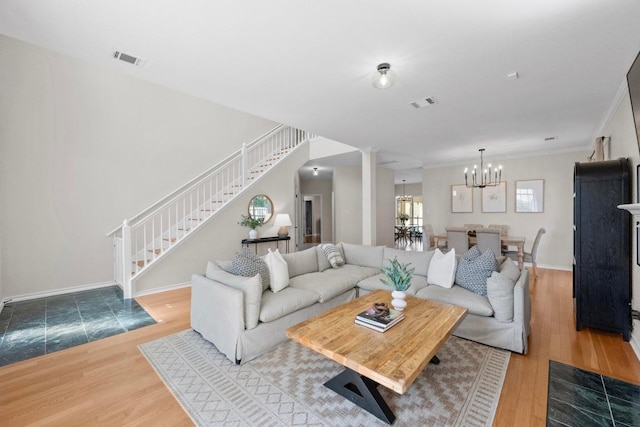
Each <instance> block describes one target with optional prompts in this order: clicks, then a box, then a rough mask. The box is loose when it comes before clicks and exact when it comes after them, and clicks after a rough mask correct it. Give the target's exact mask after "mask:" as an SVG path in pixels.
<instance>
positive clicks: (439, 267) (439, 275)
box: [427, 249, 456, 288]
mask: <svg viewBox="0 0 640 427" xmlns="http://www.w3.org/2000/svg"><path fill="white" fill-rule="evenodd" d="M455 277H456V251H455V249H451V250H450V251H449V252H447V253H446V254H443V253H442V251H440V249H436V251H435V253H434V254H433V257H431V262H430V263H429V271H428V273H427V283H428V284H430V285H437V286H441V287H443V288H450V287H452V286H453V281H454V279H455Z"/></svg>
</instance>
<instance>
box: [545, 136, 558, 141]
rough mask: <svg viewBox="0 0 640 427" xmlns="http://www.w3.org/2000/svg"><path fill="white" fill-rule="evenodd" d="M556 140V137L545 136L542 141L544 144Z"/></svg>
mask: <svg viewBox="0 0 640 427" xmlns="http://www.w3.org/2000/svg"><path fill="white" fill-rule="evenodd" d="M556 139H558V137H557V136H547V137H546V138H545V139H544V140H545V142H551V141H555V140H556Z"/></svg>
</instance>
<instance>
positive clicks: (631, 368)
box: [0, 268, 640, 426]
mask: <svg viewBox="0 0 640 427" xmlns="http://www.w3.org/2000/svg"><path fill="white" fill-rule="evenodd" d="M538 274H539V275H540V277H539V278H538V280H537V282H535V283H532V284H531V296H532V308H533V310H532V322H531V326H532V331H531V336H530V337H529V354H527V355H526V356H521V355H517V354H512V355H511V361H510V362H509V369H508V371H507V376H506V379H505V383H504V387H503V389H502V394H501V397H500V403H499V405H498V410H497V413H496V418H495V422H494V425H496V426H542V425H545V424H546V405H547V376H548V368H549V359H552V360H556V361H558V362H562V363H566V364H570V365H574V366H577V367H579V368H583V369H587V370H590V371H594V372H598V373H601V374H603V375H607V376H610V377H614V378H618V379H620V380H623V381H627V382H631V383H634V384H640V361H638V359H637V358H636V356H635V354H634V353H633V350H632V349H631V346H630V345H629V343H626V342H624V341H623V340H622V337H621V335H620V334H612V333H606V332H602V331H598V330H589V329H584V330H582V331H581V332H576V331H575V327H574V321H573V304H572V299H571V273H570V272H565V271H557V270H544V269H540V268H539V269H538ZM190 298H191V292H190V289H189V288H185V289H180V290H176V291H170V292H164V293H160V294H156V295H149V296H145V297H141V298H139V299H138V302H139V303H140V304H142V305H143V306H144V308H145V309H146V310H147V311H148V312H149V313H150V314H151V315H152V316H153V317H154V318H155V319H156V320H157V321H158V324H156V325H152V326H148V327H145V328H142V329H138V330H135V331H132V332H127V333H125V334H120V335H116V336H113V337H110V338H106V339H104V340H101V341H96V342H93V343H89V344H84V345H81V346H78V347H74V348H70V349H67V350H63V351H60V352H57V353H52V354H48V355H45V356H41V357H37V358H35V359H31V360H27V361H24V362H18V363H15V364H12V365H8V366H5V367H2V368H0V416H1V420H2V421H1V422H0V424H2V425H10V426H23V425H64V426H74V425H83V426H85V425H179V426H182V425H191V420H190V419H189V417H188V416H187V415H186V414H185V413H184V411H183V410H182V408H181V407H180V405H179V404H178V402H177V401H176V400H175V399H174V398H173V396H172V395H171V393H170V392H169V390H168V389H167V388H166V387H165V386H164V384H163V383H162V380H160V378H159V377H158V376H157V374H156V373H155V371H154V370H153V368H151V366H150V365H149V364H148V363H147V361H146V359H145V358H144V356H142V354H141V353H140V352H139V350H138V347H137V346H138V344H140V343H143V342H147V341H151V340H154V339H156V338H159V337H162V336H166V335H170V334H172V333H175V332H178V331H181V330H184V329H187V328H189V315H190Z"/></svg>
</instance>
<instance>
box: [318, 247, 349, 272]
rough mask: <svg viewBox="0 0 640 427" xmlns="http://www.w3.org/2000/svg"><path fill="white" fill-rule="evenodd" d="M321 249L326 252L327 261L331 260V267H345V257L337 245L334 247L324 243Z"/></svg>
mask: <svg viewBox="0 0 640 427" xmlns="http://www.w3.org/2000/svg"><path fill="white" fill-rule="evenodd" d="M320 247H321V248H322V250H323V251H324V254H325V255H326V256H327V260H329V264H331V267H333V268H337V267H340V266H341V265H344V257H343V256H342V253H341V252H340V249H338V247H337V246H336V245H333V244H331V243H323V244H322V245H320Z"/></svg>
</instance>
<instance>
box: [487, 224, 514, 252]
mask: <svg viewBox="0 0 640 427" xmlns="http://www.w3.org/2000/svg"><path fill="white" fill-rule="evenodd" d="M488 228H497V229H498V230H500V237H502V236H508V235H509V226H508V225H506V224H489V227H488ZM501 249H502V253H505V252H507V251H508V250H509V246H507V245H503V246H501Z"/></svg>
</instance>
